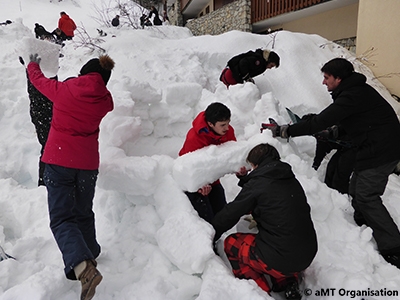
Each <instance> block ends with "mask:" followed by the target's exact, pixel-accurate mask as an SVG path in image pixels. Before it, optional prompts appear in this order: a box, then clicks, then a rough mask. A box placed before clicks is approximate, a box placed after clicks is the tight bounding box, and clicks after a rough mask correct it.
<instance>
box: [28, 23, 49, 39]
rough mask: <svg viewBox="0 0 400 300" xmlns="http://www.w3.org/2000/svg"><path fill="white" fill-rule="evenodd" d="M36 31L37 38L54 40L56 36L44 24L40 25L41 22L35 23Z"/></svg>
mask: <svg viewBox="0 0 400 300" xmlns="http://www.w3.org/2000/svg"><path fill="white" fill-rule="evenodd" d="M33 30H34V31H35V37H36V38H37V39H41V40H45V39H47V40H53V39H54V36H53V34H52V33H51V32H48V31H47V30H46V29H45V28H44V27H43V25H40V24H39V23H35V28H34V29H33Z"/></svg>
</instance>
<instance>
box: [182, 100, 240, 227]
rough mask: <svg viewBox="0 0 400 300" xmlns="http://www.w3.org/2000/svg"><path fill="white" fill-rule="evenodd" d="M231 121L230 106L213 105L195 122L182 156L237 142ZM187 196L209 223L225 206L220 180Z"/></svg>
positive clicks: (188, 193) (187, 193)
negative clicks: (209, 147) (210, 146)
mask: <svg viewBox="0 0 400 300" xmlns="http://www.w3.org/2000/svg"><path fill="white" fill-rule="evenodd" d="M230 120H231V111H230V110H229V108H228V107H226V106H225V105H224V104H222V103H219V102H214V103H211V104H210V105H209V106H208V107H207V108H206V110H205V111H202V112H200V113H199V114H198V115H197V117H196V118H195V119H194V121H193V123H192V124H193V127H192V128H191V129H190V130H189V131H188V133H187V135H186V140H185V142H184V144H183V146H182V149H181V150H180V151H179V156H182V155H184V154H186V153H189V152H192V151H195V150H198V149H201V148H203V147H206V146H209V145H220V144H222V143H225V142H228V141H236V137H235V131H234V129H233V127H232V126H230V125H229V123H230ZM242 171H243V170H241V171H239V172H242ZM185 193H186V195H187V196H188V198H189V200H190V202H191V203H192V205H193V207H194V209H195V210H196V211H197V212H198V214H199V216H200V217H201V218H203V219H204V220H206V221H208V222H211V220H212V219H213V217H214V215H215V214H216V213H217V212H218V211H220V210H221V209H222V208H223V207H224V205H225V204H226V198H225V191H224V188H223V186H222V185H221V182H220V181H219V180H217V181H215V182H213V183H211V184H206V185H205V186H203V187H201V188H200V189H199V190H198V191H197V192H185Z"/></svg>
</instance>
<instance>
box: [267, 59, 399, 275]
mask: <svg viewBox="0 0 400 300" xmlns="http://www.w3.org/2000/svg"><path fill="white" fill-rule="evenodd" d="M321 71H322V72H323V76H324V80H323V82H322V83H323V84H324V85H326V86H327V88H328V91H329V92H331V95H332V98H333V103H332V104H330V105H329V106H328V107H327V108H325V109H324V110H323V111H322V112H321V113H319V114H317V115H315V116H313V117H311V118H310V119H308V120H306V121H304V122H299V123H297V124H293V125H282V126H279V125H278V124H270V127H268V129H270V130H272V134H273V136H274V137H282V138H285V139H287V138H289V137H295V136H302V135H310V134H314V133H316V132H318V131H321V130H323V129H325V128H327V127H329V126H332V125H340V126H342V127H343V129H344V130H345V131H346V132H347V134H348V135H349V137H350V139H351V142H352V144H353V146H354V147H355V149H356V150H355V151H356V158H355V167H354V172H353V175H352V177H351V180H350V187H349V194H350V195H351V196H352V206H353V208H354V220H355V222H356V223H357V224H358V225H359V226H361V225H363V224H366V225H367V226H369V227H371V228H372V230H373V236H374V238H375V241H376V243H377V246H378V250H379V252H380V254H381V255H382V256H383V257H384V259H385V260H386V261H387V262H389V263H391V264H393V265H395V266H396V267H397V268H400V232H399V229H398V227H397V225H396V223H395V222H394V221H393V219H392V217H391V216H390V214H389V212H388V210H387V209H386V207H385V205H384V204H383V203H382V199H381V196H382V195H383V193H384V191H385V188H386V184H387V182H388V177H389V175H390V174H391V173H392V172H393V171H394V169H395V167H396V165H397V163H398V162H399V160H400V139H398V138H397V137H398V136H400V123H399V119H398V117H397V115H396V113H395V111H394V110H393V108H392V107H391V106H390V104H389V103H388V102H387V101H386V100H385V99H384V98H383V97H382V96H381V95H380V94H379V93H378V92H377V91H376V90H375V89H374V88H373V87H371V86H370V85H368V84H367V83H366V77H365V76H364V75H363V74H360V73H357V72H355V71H354V67H353V65H352V63H351V62H349V61H348V60H346V59H344V58H334V59H332V60H330V61H329V62H327V63H326V64H325V65H324V66H323V67H322V69H321Z"/></svg>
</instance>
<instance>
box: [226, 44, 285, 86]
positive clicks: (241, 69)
mask: <svg viewBox="0 0 400 300" xmlns="http://www.w3.org/2000/svg"><path fill="white" fill-rule="evenodd" d="M279 64H280V58H279V55H278V54H276V53H275V52H273V51H269V50H261V49H257V50H256V51H248V52H246V53H242V54H239V55H236V56H234V57H232V58H231V59H230V60H229V61H228V64H227V67H226V68H225V69H224V70H222V73H221V75H220V78H219V79H220V81H222V82H223V83H224V84H225V85H226V86H227V87H228V88H229V86H230V85H235V84H238V83H244V82H246V81H249V82H253V83H254V80H253V78H254V77H256V76H258V75H260V74H262V73H264V72H265V71H266V70H267V69H271V68H274V67H275V68H278V67H279Z"/></svg>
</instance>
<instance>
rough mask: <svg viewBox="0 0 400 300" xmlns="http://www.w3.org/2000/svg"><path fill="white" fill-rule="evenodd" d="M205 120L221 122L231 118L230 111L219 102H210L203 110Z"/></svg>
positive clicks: (212, 122)
mask: <svg viewBox="0 0 400 300" xmlns="http://www.w3.org/2000/svg"><path fill="white" fill-rule="evenodd" d="M205 118H206V121H207V122H210V123H211V124H213V125H215V123H217V122H223V121H227V120H230V119H231V111H230V110H229V108H228V107H226V106H225V105H224V104H222V103H220V102H214V103H211V104H210V105H209V106H208V107H207V108H206V111H205Z"/></svg>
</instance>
